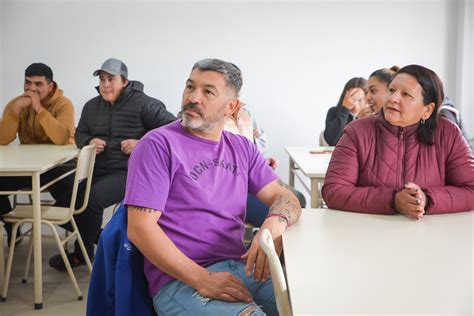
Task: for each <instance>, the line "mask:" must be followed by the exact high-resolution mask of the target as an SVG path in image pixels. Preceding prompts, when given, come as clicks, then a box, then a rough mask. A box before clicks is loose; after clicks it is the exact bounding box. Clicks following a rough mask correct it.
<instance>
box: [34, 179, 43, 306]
mask: <svg viewBox="0 0 474 316" xmlns="http://www.w3.org/2000/svg"><path fill="white" fill-rule="evenodd" d="M32 188H33V189H32V191H33V194H32V198H33V242H34V255H35V259H34V260H35V261H34V263H35V267H34V268H35V269H34V271H35V309H42V308H43V271H42V263H41V261H42V255H41V200H40V174H39V172H34V173H33V176H32Z"/></svg>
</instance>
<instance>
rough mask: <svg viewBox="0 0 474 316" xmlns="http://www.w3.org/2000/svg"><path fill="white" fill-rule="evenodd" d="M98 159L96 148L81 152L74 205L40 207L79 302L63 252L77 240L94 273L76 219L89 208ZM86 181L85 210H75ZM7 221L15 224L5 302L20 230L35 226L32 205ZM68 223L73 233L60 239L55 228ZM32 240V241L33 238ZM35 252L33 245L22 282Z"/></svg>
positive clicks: (18, 210) (7, 271)
mask: <svg viewBox="0 0 474 316" xmlns="http://www.w3.org/2000/svg"><path fill="white" fill-rule="evenodd" d="M95 156H96V151H95V145H88V146H85V147H83V148H82V149H81V151H80V153H79V158H78V161H77V167H76V174H75V178H74V185H73V191H72V197H71V204H70V206H69V207H55V206H51V205H41V223H42V224H46V225H48V226H49V227H50V228H51V230H52V232H53V237H54V239H55V240H56V244H57V246H58V248H59V252H60V254H61V257H62V258H63V261H64V264H65V266H66V269H67V272H68V274H69V277H70V279H71V281H72V283H73V286H74V288H75V290H76V293H77V298H78V300H82V293H81V290H80V289H79V286H78V284H77V280H76V277H75V276H74V273H73V271H72V268H71V265H70V263H69V260H68V259H67V256H66V251H65V249H64V244H65V243H66V242H67V241H69V240H70V239H71V238H72V237H76V238H77V241H78V243H79V246H80V248H81V251H82V255H83V256H84V259H85V261H86V264H87V267H88V269H89V272H91V271H92V265H91V262H90V259H89V256H88V255H87V252H86V249H85V247H84V243H83V242H82V238H81V235H80V233H79V230H78V229H77V225H76V222H75V221H74V217H73V215H76V214H79V213H82V212H83V211H84V210H85V209H86V207H87V204H88V201H89V194H90V189H91V183H92V173H93V171H94V163H95ZM84 180H85V181H87V182H86V190H85V194H84V201H83V203H82V207H81V208H79V209H76V199H77V193H78V189H79V184H80V183H81V182H82V181H84ZM4 220H5V221H6V222H10V223H13V232H12V238H11V240H12V241H11V242H10V252H9V255H8V262H7V267H6V273H5V280H4V285H3V292H2V299H3V300H5V299H6V297H7V292H8V283H9V280H10V274H11V268H12V263H13V254H14V251H15V239H16V235H17V231H18V227H20V225H21V224H24V223H32V222H33V207H32V206H31V205H20V206H17V207H16V208H15V209H13V211H12V212H10V213H8V214H6V215H4ZM68 222H70V223H71V225H72V227H73V231H72V232H71V234H69V235H68V236H66V237H64V238H61V237H60V236H59V234H58V230H57V228H56V227H55V225H56V226H59V225H63V224H66V223H68ZM30 238H33V237H32V236H31V235H30ZM30 244H31V241H30ZM32 249H33V247H32V245H30V249H29V254H28V262H27V265H26V271H25V279H24V280H23V282H26V276H27V274H28V268H29V261H30V259H31V252H32ZM41 260H42V259H41ZM35 262H36V260H35Z"/></svg>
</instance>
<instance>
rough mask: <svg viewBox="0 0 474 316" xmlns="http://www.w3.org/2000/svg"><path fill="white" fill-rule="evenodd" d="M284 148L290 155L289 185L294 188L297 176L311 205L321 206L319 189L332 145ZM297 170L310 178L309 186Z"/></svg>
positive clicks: (329, 158)
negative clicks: (309, 197)
mask: <svg viewBox="0 0 474 316" xmlns="http://www.w3.org/2000/svg"><path fill="white" fill-rule="evenodd" d="M285 150H286V152H287V153H288V156H289V157H290V174H289V185H290V186H291V187H293V188H294V187H295V177H298V179H299V180H300V181H301V183H302V184H303V186H304V188H305V189H306V190H307V191H308V193H309V194H310V196H311V204H310V205H311V207H312V208H316V207H322V198H321V192H320V190H321V186H322V185H323V181H324V177H325V176H326V170H327V168H328V165H329V161H330V160H331V156H332V151H333V150H334V147H286V148H285ZM312 152H314V153H312ZM297 170H301V172H302V173H303V175H304V176H306V177H308V178H309V179H310V181H311V185H310V187H309V188H308V186H307V185H306V183H305V181H304V179H302V178H300V175H299V174H298V172H297Z"/></svg>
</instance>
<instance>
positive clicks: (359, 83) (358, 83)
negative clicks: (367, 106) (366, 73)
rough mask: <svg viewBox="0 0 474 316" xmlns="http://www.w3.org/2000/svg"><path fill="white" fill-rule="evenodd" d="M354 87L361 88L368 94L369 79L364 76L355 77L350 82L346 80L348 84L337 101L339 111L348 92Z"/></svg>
mask: <svg viewBox="0 0 474 316" xmlns="http://www.w3.org/2000/svg"><path fill="white" fill-rule="evenodd" d="M353 88H361V89H362V90H364V92H365V93H366V94H367V80H366V79H365V78H362V77H354V78H352V79H350V80H349V81H348V82H346V84H345V85H344V89H342V93H341V96H340V97H339V101H338V102H337V106H336V108H337V110H338V111H339V109H340V108H341V106H342V101H344V97H345V96H346V92H347V91H349V90H350V89H353Z"/></svg>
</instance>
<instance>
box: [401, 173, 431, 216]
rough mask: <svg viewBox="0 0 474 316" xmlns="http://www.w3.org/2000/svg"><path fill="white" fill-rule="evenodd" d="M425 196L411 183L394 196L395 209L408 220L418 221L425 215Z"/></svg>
mask: <svg viewBox="0 0 474 316" xmlns="http://www.w3.org/2000/svg"><path fill="white" fill-rule="evenodd" d="M425 207H426V195H425V193H424V192H423V190H421V188H420V187H419V186H418V185H417V184H415V183H412V182H409V183H407V184H405V188H404V189H403V190H402V191H400V192H398V193H397V194H395V208H396V209H397V211H399V212H400V213H401V214H403V215H405V216H406V217H408V218H411V219H415V220H418V219H420V218H422V217H423V215H424V214H425Z"/></svg>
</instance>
